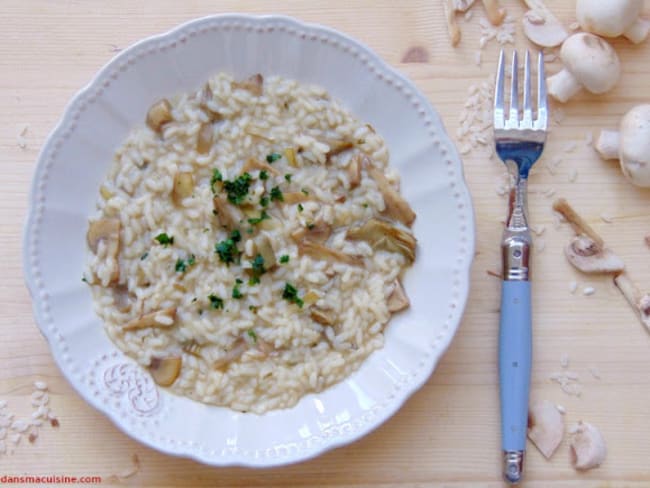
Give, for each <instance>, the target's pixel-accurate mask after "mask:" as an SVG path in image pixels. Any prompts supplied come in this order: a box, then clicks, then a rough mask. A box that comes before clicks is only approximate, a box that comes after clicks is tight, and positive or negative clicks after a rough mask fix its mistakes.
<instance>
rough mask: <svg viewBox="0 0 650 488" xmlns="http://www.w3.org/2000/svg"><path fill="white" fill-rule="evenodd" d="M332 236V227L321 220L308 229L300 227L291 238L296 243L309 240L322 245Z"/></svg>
mask: <svg viewBox="0 0 650 488" xmlns="http://www.w3.org/2000/svg"><path fill="white" fill-rule="evenodd" d="M331 235H332V227H331V226H330V225H329V224H328V223H326V222H323V221H322V220H318V221H316V222H314V223H313V224H312V225H311V226H310V227H301V228H300V229H298V230H295V231H293V232H292V233H291V238H292V239H293V240H294V241H296V242H299V241H302V240H305V239H307V240H309V241H311V242H318V243H319V244H323V243H324V242H325V241H327V239H329V238H330V236H331Z"/></svg>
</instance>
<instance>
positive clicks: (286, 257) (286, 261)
mask: <svg viewBox="0 0 650 488" xmlns="http://www.w3.org/2000/svg"><path fill="white" fill-rule="evenodd" d="M280 262H281V263H282V264H287V263H288V262H289V255H288V254H285V255H284V256H280Z"/></svg>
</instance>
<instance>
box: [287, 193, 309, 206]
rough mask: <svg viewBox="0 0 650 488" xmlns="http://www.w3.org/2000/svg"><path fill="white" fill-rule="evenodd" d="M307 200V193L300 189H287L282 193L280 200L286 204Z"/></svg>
mask: <svg viewBox="0 0 650 488" xmlns="http://www.w3.org/2000/svg"><path fill="white" fill-rule="evenodd" d="M307 200H309V195H305V194H304V193H303V192H301V191H287V192H284V193H283V194H282V202H283V203H286V204H288V205H293V204H296V203H302V202H306V201H307Z"/></svg>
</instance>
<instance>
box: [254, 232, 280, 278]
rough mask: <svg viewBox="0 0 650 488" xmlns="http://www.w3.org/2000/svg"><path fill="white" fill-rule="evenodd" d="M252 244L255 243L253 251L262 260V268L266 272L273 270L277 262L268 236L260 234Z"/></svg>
mask: <svg viewBox="0 0 650 488" xmlns="http://www.w3.org/2000/svg"><path fill="white" fill-rule="evenodd" d="M253 242H254V243H255V250H256V251H257V253H258V254H260V255H261V256H262V258H264V268H265V269H266V270H267V271H271V270H272V269H274V268H275V267H276V266H277V264H278V262H277V260H276V258H275V251H273V246H272V245H271V239H270V238H269V236H268V235H266V234H264V233H261V234H260V235H258V236H257V237H256V238H255V240H254V241H253Z"/></svg>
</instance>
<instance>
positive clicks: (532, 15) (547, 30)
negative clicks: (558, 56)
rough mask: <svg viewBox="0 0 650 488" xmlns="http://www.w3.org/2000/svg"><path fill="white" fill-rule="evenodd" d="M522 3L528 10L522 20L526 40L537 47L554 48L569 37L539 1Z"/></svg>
mask: <svg viewBox="0 0 650 488" xmlns="http://www.w3.org/2000/svg"><path fill="white" fill-rule="evenodd" d="M524 1H525V3H526V5H527V6H528V8H529V9H530V10H529V11H528V12H526V13H525V14H524V17H523V19H522V24H523V28H524V34H525V35H526V37H528V39H530V40H531V41H532V42H534V43H535V44H537V45H538V46H542V47H555V46H559V45H560V44H562V43H563V42H564V41H565V39H566V38H567V37H569V33H568V32H567V30H566V29H565V28H564V26H563V25H562V23H561V22H560V21H559V20H558V19H557V17H555V15H553V14H552V13H551V11H550V10H549V9H548V8H547V7H546V5H544V3H543V2H542V1H541V0H524Z"/></svg>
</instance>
